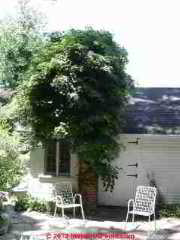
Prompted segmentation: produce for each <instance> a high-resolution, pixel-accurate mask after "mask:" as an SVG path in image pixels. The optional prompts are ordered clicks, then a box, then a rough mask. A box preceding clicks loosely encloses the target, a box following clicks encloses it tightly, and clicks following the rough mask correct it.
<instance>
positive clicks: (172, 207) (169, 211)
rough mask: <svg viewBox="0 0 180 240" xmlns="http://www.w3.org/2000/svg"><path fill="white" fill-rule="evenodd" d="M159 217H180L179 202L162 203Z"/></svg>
mask: <svg viewBox="0 0 180 240" xmlns="http://www.w3.org/2000/svg"><path fill="white" fill-rule="evenodd" d="M159 214H160V217H177V218H180V205H179V204H164V205H162V206H161V207H160V210H159Z"/></svg>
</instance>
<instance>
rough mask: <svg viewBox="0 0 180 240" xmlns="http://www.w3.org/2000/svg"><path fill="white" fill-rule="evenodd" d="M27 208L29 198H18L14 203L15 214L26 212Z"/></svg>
mask: <svg viewBox="0 0 180 240" xmlns="http://www.w3.org/2000/svg"><path fill="white" fill-rule="evenodd" d="M28 208H29V196H27V195H26V196H23V197H18V199H17V201H16V202H15V206H14V210H15V211H17V212H22V211H26V210H28Z"/></svg>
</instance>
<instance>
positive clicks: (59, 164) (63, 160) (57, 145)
mask: <svg viewBox="0 0 180 240" xmlns="http://www.w3.org/2000/svg"><path fill="white" fill-rule="evenodd" d="M70 160H71V157H70V147H69V144H68V142H67V141H65V140H61V141H50V142H49V143H48V144H47V147H46V154H45V172H46V174H51V175H55V176H70Z"/></svg>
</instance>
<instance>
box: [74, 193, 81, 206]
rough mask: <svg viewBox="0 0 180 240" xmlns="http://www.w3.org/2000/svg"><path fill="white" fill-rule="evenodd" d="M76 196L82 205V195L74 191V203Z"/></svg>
mask: <svg viewBox="0 0 180 240" xmlns="http://www.w3.org/2000/svg"><path fill="white" fill-rule="evenodd" d="M76 198H78V199H79V203H80V204H81V205H82V196H81V194H79V193H75V194H74V203H75V201H76Z"/></svg>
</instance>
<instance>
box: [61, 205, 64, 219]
mask: <svg viewBox="0 0 180 240" xmlns="http://www.w3.org/2000/svg"><path fill="white" fill-rule="evenodd" d="M61 209H62V210H61V211H62V217H63V218H64V208H63V207H62V208H61Z"/></svg>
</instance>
